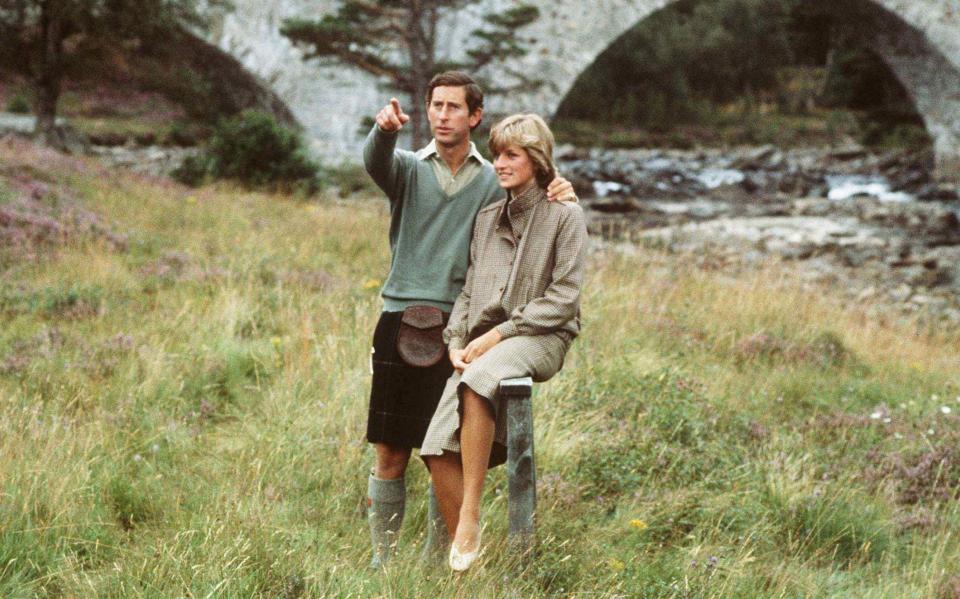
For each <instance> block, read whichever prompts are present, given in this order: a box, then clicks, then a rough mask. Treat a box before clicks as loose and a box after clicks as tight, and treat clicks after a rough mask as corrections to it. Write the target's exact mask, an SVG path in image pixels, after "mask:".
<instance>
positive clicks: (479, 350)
mask: <svg viewBox="0 0 960 599" xmlns="http://www.w3.org/2000/svg"><path fill="white" fill-rule="evenodd" d="M502 339H503V337H502V336H501V335H500V331H498V330H497V329H490V330H489V331H487V332H486V333H484V334H483V335H480V336H479V337H477V338H476V339H474V340H473V341H471V342H470V343H468V344H467V347H465V348H464V349H463V351H464V352H466V355H464V356H463V361H464V362H466V363H467V364H469V363H470V362H473V361H474V360H476V359H477V358H479V357H480V356H482V355H483V354H485V353H487V351H488V350H489V349H490V348H491V347H493V346H494V345H496V344H498V343H500V341H501V340H502Z"/></svg>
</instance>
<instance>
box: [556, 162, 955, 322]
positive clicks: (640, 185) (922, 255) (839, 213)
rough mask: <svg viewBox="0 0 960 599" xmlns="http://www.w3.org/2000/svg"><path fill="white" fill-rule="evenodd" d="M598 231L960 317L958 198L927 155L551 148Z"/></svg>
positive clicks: (612, 240) (945, 317) (631, 244)
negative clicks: (777, 265) (784, 267)
mask: <svg viewBox="0 0 960 599" xmlns="http://www.w3.org/2000/svg"><path fill="white" fill-rule="evenodd" d="M558 165H559V168H560V170H561V172H562V173H563V174H564V176H566V177H567V178H569V179H570V180H571V181H573V182H574V185H575V186H576V188H577V191H578V194H579V195H580V196H581V198H582V199H583V203H584V205H585V207H587V208H588V214H589V215H590V228H591V232H592V233H593V234H594V236H595V237H597V238H600V239H602V240H603V241H602V243H606V244H614V245H616V246H617V247H620V248H621V249H624V250H625V251H634V250H635V248H636V246H637V245H640V246H655V247H658V248H663V249H666V250H667V251H670V252H675V253H687V254H691V255H693V256H694V257H695V259H696V260H698V261H700V262H702V263H703V264H705V265H709V266H710V267H711V268H723V269H732V270H738V269H743V268H750V267H754V266H755V265H756V264H758V263H761V262H766V261H770V260H780V261H784V262H788V263H789V266H790V270H791V271H792V272H795V273H796V275H797V276H800V277H803V278H804V279H806V280H810V281H815V282H819V283H826V284H831V285H833V286H836V287H838V288H840V289H842V290H843V292H844V293H846V294H847V296H848V297H849V299H850V300H851V301H867V300H869V301H877V302H880V303H885V304H889V305H893V306H895V307H897V308H898V309H899V310H902V311H904V312H908V313H915V312H920V313H923V314H925V315H928V316H929V317H930V318H931V319H932V320H931V322H934V323H935V322H938V321H947V322H950V323H953V324H960V301H958V296H960V219H958V215H960V201H958V193H957V192H958V189H957V186H953V185H946V184H941V183H937V182H936V181H933V180H932V179H931V178H930V176H929V172H930V166H931V165H930V161H929V157H928V156H926V155H923V154H911V153H903V152H890V153H887V154H870V153H868V152H866V151H865V150H863V149H862V148H858V147H849V148H844V149H839V150H837V149H834V150H830V149H805V150H784V151H781V150H777V149H775V148H772V147H763V148H749V149H739V150H727V151H720V150H705V151H695V152H685V151H657V150H598V149H590V150H581V149H576V148H571V147H566V148H561V149H560V151H559V152H558Z"/></svg>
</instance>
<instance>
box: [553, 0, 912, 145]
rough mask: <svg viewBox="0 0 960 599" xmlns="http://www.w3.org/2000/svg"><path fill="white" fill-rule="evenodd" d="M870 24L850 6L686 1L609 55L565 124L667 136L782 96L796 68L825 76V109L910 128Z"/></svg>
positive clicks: (576, 94)
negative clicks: (725, 108) (869, 43)
mask: <svg viewBox="0 0 960 599" xmlns="http://www.w3.org/2000/svg"><path fill="white" fill-rule="evenodd" d="M866 21H867V18H866V17H865V16H864V15H863V14H860V13H858V12H856V7H852V8H851V7H850V6H849V5H848V4H846V3H836V4H825V3H819V2H818V3H814V2H804V1H802V0H715V1H706V0H701V1H697V2H695V1H693V0H681V1H680V2H677V3H676V4H674V5H673V6H671V7H670V8H667V9H664V10H662V11H660V12H659V13H656V14H654V15H652V16H651V17H650V18H648V19H646V20H645V21H644V22H642V23H640V24H638V25H637V26H636V27H634V28H633V29H631V30H630V31H628V32H627V33H625V34H624V35H623V36H622V37H621V38H620V39H619V40H617V42H615V43H614V44H613V45H611V47H610V48H608V49H607V51H606V52H604V53H603V54H601V55H600V56H599V57H598V58H597V60H596V61H595V63H594V65H593V66H592V67H591V68H590V69H588V70H587V71H586V72H585V73H583V75H581V77H580V79H579V80H578V81H577V83H576V84H575V85H574V87H573V89H572V90H571V91H570V93H569V94H568V95H567V98H566V99H565V101H564V102H563V104H562V105H561V107H560V110H559V111H558V112H559V114H558V116H560V117H561V118H575V119H582V120H596V121H603V122H611V123H622V124H624V125H626V126H639V127H649V128H662V129H666V128H669V127H670V126H672V125H675V124H678V123H698V122H705V121H707V122H708V121H709V118H710V117H709V115H711V114H713V113H715V112H716V111H717V108H718V106H721V105H724V104H729V103H734V102H741V103H743V104H744V105H751V104H755V103H756V100H757V99H758V98H760V97H763V96H766V97H768V98H769V97H779V96H781V95H782V94H783V90H784V87H785V85H786V83H785V80H784V77H785V75H788V74H789V72H790V69H791V68H794V67H817V68H819V67H822V68H823V82H822V84H820V85H819V89H816V90H813V91H812V92H811V96H813V97H812V98H811V99H812V100H815V102H816V104H817V105H820V106H823V107H826V108H851V109H855V110H864V111H869V112H870V113H871V114H874V115H876V114H893V113H896V114H897V115H898V116H897V117H896V118H898V119H901V120H904V121H909V122H912V120H913V119H914V118H915V112H914V110H913V109H912V106H911V105H910V103H909V99H908V98H907V96H906V92H905V91H904V90H903V89H902V86H900V85H899V83H898V82H897V81H896V79H895V77H894V76H893V75H892V74H891V73H890V72H889V70H888V69H887V68H886V67H885V66H884V64H883V63H882V61H880V60H879V59H878V58H877V57H876V56H875V55H873V54H872V53H871V52H870V51H869V49H867V47H866V46H865V44H864V42H863V41H862V38H861V37H860V36H859V35H858V29H857V25H858V23H861V22H866ZM805 93H806V92H805ZM798 106H799V107H803V106H804V104H798Z"/></svg>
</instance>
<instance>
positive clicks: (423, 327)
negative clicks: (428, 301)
mask: <svg viewBox="0 0 960 599" xmlns="http://www.w3.org/2000/svg"><path fill="white" fill-rule="evenodd" d="M445 316H446V315H445V314H444V313H443V311H441V310H440V308H435V307H433V306H408V307H407V308H406V309H405V310H404V311H403V316H402V317H401V318H400V331H399V332H398V333H397V353H398V354H400V358H401V359H402V360H403V361H404V362H406V363H407V364H409V365H410V366H417V367H419V368H426V367H428V366H433V365H434V364H437V363H438V362H439V361H440V360H442V359H443V358H444V356H446V354H447V346H446V344H445V343H444V342H443V327H444V324H445V323H446V318H445Z"/></svg>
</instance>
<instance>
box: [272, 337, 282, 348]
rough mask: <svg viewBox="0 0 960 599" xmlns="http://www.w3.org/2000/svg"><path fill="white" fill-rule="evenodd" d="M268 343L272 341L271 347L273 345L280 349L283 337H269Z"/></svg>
mask: <svg viewBox="0 0 960 599" xmlns="http://www.w3.org/2000/svg"><path fill="white" fill-rule="evenodd" d="M270 343H272V344H273V347H275V348H276V349H280V344H282V343H283V339H281V338H280V337H271V338H270Z"/></svg>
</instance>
